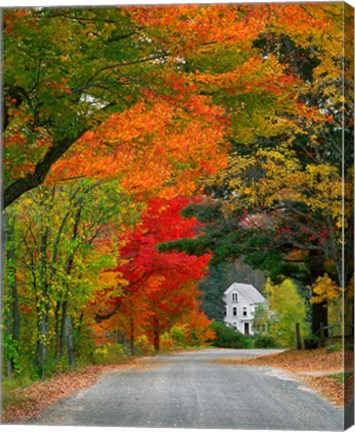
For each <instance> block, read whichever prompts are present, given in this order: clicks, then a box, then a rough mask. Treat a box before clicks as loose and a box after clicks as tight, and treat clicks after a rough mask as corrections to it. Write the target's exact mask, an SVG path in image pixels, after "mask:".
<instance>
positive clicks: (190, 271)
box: [116, 197, 211, 338]
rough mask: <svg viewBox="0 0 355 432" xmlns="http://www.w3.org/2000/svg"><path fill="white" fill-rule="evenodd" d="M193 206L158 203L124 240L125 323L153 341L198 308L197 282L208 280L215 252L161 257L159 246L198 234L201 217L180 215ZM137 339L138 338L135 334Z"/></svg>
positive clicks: (122, 306) (184, 202)
mask: <svg viewBox="0 0 355 432" xmlns="http://www.w3.org/2000/svg"><path fill="white" fill-rule="evenodd" d="M188 203H189V200H188V199H186V198H182V197H178V198H175V199H173V200H169V201H168V200H163V199H152V200H151V201H150V202H149V204H148V207H147V209H146V211H145V212H144V214H143V216H142V219H141V223H140V224H139V226H137V227H136V228H135V230H134V231H132V232H128V233H126V235H124V237H123V238H122V241H123V242H124V243H125V245H124V246H123V247H122V249H121V251H120V259H121V260H122V263H121V264H120V265H119V266H118V267H117V268H116V271H117V272H119V273H120V274H122V275H123V277H124V278H125V279H126V280H127V281H128V287H127V289H126V292H125V294H124V295H122V296H120V297H118V298H116V303H120V308H119V315H120V318H119V321H120V323H119V324H120V325H121V326H122V325H123V326H125V327H126V328H127V333H129V331H131V330H129V328H130V326H132V325H133V324H134V327H135V333H137V332H141V333H142V332H143V333H145V334H148V335H149V336H150V337H151V338H153V333H154V332H155V333H156V334H157V333H158V334H161V333H162V332H163V331H165V330H167V329H168V328H169V327H170V326H171V325H173V324H174V323H175V322H177V320H178V319H179V318H181V316H182V315H183V314H185V313H188V312H189V311H191V310H193V309H195V308H196V307H197V305H198V301H197V297H198V290H197V287H196V286H197V282H198V281H199V280H200V279H201V278H202V277H203V276H204V274H205V271H206V267H207V264H208V262H209V260H210V258H211V256H210V254H205V255H203V256H200V257H197V256H191V255H187V254H186V253H184V252H176V251H171V252H164V253H159V252H158V250H157V245H158V244H159V243H161V242H165V241H169V240H178V239H181V238H191V237H193V236H194V235H196V229H197V228H198V226H199V223H198V222H197V220H196V219H194V218H190V219H184V218H183V217H182V216H181V215H180V214H179V213H180V211H181V209H182V208H184V207H185V206H186V205H187V204H188ZM132 337H133V336H132Z"/></svg>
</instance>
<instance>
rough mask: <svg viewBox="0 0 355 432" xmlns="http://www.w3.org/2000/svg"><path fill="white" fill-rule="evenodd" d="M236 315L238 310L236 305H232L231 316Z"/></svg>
mask: <svg viewBox="0 0 355 432" xmlns="http://www.w3.org/2000/svg"><path fill="white" fill-rule="evenodd" d="M237 315H238V310H237V308H236V306H233V316H237Z"/></svg>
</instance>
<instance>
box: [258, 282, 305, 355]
mask: <svg viewBox="0 0 355 432" xmlns="http://www.w3.org/2000/svg"><path fill="white" fill-rule="evenodd" d="M265 292H266V296H267V300H268V301H269V310H270V314H269V318H268V319H267V324H268V334H269V335H270V336H271V337H272V338H274V339H275V340H276V341H277V342H278V343H279V344H280V345H281V346H284V347H292V346H294V343H295V324H296V323H299V324H300V330H301V336H302V337H303V338H305V337H306V336H308V334H309V331H310V329H309V323H307V322H306V318H307V308H306V303H305V300H304V299H303V298H302V297H301V295H300V294H299V292H298V286H297V284H296V283H295V282H294V281H292V280H291V279H286V280H285V281H284V282H283V283H282V284H281V285H273V284H271V283H270V282H268V283H267V285H266V288H265Z"/></svg>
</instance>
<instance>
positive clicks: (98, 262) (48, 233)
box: [4, 180, 131, 377]
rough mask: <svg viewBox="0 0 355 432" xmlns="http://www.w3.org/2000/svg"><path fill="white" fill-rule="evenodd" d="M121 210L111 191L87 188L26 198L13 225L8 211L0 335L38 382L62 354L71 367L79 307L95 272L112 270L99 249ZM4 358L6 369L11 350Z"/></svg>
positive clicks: (87, 184) (94, 185)
mask: <svg viewBox="0 0 355 432" xmlns="http://www.w3.org/2000/svg"><path fill="white" fill-rule="evenodd" d="M122 203H124V204H125V207H126V208H125V209H124V211H123V212H121V210H122V207H121V206H120V205H121V204H122ZM129 206H130V203H129V201H128V198H127V197H125V195H124V193H123V192H121V191H120V190H119V187H118V185H117V184H115V183H112V182H110V183H106V184H105V182H103V181H99V182H91V181H89V180H87V181H81V182H76V183H75V184H70V185H66V184H61V185H55V186H52V187H50V188H46V187H44V186H41V187H39V188H37V189H36V190H35V191H32V192H30V193H28V194H26V195H25V196H24V197H23V198H21V199H20V200H19V201H18V202H17V203H16V204H14V206H13V207H12V208H13V212H16V214H17V216H16V219H15V218H14V214H13V213H12V211H11V212H10V211H9V210H8V212H7V213H8V218H7V230H6V233H7V236H8V241H9V243H8V251H9V252H8V257H7V260H6V268H5V292H4V310H5V311H6V316H8V317H9V318H8V320H7V321H5V322H4V326H5V327H4V330H5V335H6V339H9V344H10V345H11V344H12V345H13V346H14V347H15V348H16V346H18V345H19V344H21V350H22V359H21V361H22V362H24V361H25V359H24V358H23V355H24V354H25V355H26V356H27V355H28V353H29V350H30V351H31V350H33V351H34V353H35V355H34V363H35V367H36V370H37V371H38V373H39V375H40V376H42V377H43V376H44V375H45V372H46V368H47V364H48V360H49V359H53V360H54V361H56V362H57V361H59V360H60V359H62V358H63V356H64V355H65V354H67V355H68V361H69V362H70V364H71V366H74V364H75V358H74V355H75V346H74V342H75V333H76V332H77V333H78V332H79V329H80V328H82V327H83V326H84V325H86V320H87V317H86V316H85V305H86V303H87V302H88V301H89V299H90V298H91V295H92V293H93V290H94V287H95V288H96V289H98V287H99V286H100V280H99V278H98V273H99V271H100V270H101V269H103V268H106V267H107V266H108V265H110V263H112V264H111V265H114V264H115V261H114V254H113V250H112V249H111V254H109V253H108V249H106V251H104V249H103V246H102V245H101V244H102V242H105V241H106V240H105V238H106V237H107V236H108V234H109V233H110V232H111V231H112V230H114V227H116V226H117V225H116V224H117V223H120V222H121V223H123V220H124V218H125V217H126V216H127V214H128V211H129V210H128V209H129ZM129 219H131V218H129ZM14 221H16V223H15V222H14ZM126 223H127V222H126ZM98 242H99V244H98ZM99 245H100V248H101V251H100V253H98V252H97V250H98V248H99ZM104 252H106V253H104ZM15 262H17V263H18V264H19V263H20V264H21V265H16V267H15ZM20 317H21V321H20ZM31 317H32V318H31ZM20 323H22V324H21V326H20ZM79 333H80V332H79ZM25 341H27V346H25V345H24V344H25ZM10 348H11V346H9V349H10ZM11 349H12V348H11ZM11 353H12V354H11ZM8 358H9V360H11V362H12V363H14V357H13V350H12V351H11V350H10V351H9V357H8ZM22 364H23V363H22ZM17 366H18V365H17Z"/></svg>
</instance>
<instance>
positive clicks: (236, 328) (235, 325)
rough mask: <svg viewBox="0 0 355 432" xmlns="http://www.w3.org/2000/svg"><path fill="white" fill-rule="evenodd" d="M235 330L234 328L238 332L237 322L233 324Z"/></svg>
mask: <svg viewBox="0 0 355 432" xmlns="http://www.w3.org/2000/svg"><path fill="white" fill-rule="evenodd" d="M233 328H234V329H235V330H238V326H237V323H236V322H234V323H233Z"/></svg>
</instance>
